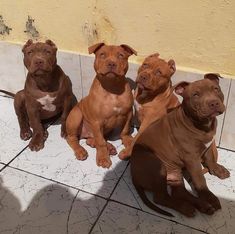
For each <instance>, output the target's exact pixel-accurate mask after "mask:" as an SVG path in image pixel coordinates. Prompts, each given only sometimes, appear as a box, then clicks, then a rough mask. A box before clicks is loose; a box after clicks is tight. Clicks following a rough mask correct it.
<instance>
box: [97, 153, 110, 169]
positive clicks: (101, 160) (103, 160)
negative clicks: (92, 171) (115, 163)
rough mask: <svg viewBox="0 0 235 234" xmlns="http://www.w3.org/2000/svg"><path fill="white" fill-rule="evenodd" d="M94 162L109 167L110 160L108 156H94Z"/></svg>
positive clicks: (99, 165)
mask: <svg viewBox="0 0 235 234" xmlns="http://www.w3.org/2000/svg"><path fill="white" fill-rule="evenodd" d="M96 164H97V166H98V167H103V168H110V166H111V165H112V162H111V160H110V157H109V156H106V157H105V156H98V155H97V156H96Z"/></svg>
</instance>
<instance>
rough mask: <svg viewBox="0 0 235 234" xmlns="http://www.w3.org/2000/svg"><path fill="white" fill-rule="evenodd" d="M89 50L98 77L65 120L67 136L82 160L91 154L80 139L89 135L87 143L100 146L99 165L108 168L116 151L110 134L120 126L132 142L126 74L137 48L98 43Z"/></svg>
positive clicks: (126, 140) (122, 135) (123, 137)
mask: <svg viewBox="0 0 235 234" xmlns="http://www.w3.org/2000/svg"><path fill="white" fill-rule="evenodd" d="M89 53H94V54H95V63H94V68H95V71H96V77H95V78H94V80H93V83H92V86H91V88H90V91H89V94H88V96H86V97H84V98H83V99H82V100H81V101H80V102H79V103H78V104H77V105H76V106H75V107H74V108H73V109H72V111H71V112H70V114H69V116H68V118H67V120H66V128H67V130H68V136H67V138H66V139H67V142H68V144H69V145H70V146H71V148H72V149H73V151H74V153H75V155H76V157H77V159H79V160H85V159H86V158H87V156H88V153H87V151H86V150H85V149H84V148H83V147H82V146H81V145H80V144H79V140H80V139H82V138H85V139H87V140H86V143H87V144H88V145H90V146H91V147H95V148H96V149H97V154H96V163H97V165H98V166H101V167H103V168H109V167H110V166H111V164H112V162H111V160H110V155H114V154H116V153H117V151H116V149H115V147H114V146H113V145H112V144H110V143H109V142H107V136H108V134H109V133H110V132H112V131H113V130H114V129H117V128H118V129H120V130H121V132H120V138H121V140H122V143H123V144H124V146H125V147H128V145H130V144H131V142H132V137H131V135H130V121H131V118H132V106H133V95H132V93H131V88H130V86H129V84H128V82H127V79H126V77H125V74H126V72H127V70H128V58H129V56H131V55H132V54H136V52H135V50H133V49H132V48H131V47H129V46H128V45H120V46H114V45H105V44H104V43H98V44H95V45H93V46H91V47H89Z"/></svg>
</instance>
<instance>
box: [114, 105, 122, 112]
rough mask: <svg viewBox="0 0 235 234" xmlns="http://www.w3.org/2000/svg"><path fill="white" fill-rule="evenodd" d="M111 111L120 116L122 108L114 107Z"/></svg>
mask: <svg viewBox="0 0 235 234" xmlns="http://www.w3.org/2000/svg"><path fill="white" fill-rule="evenodd" d="M113 110H114V111H115V112H116V113H118V114H120V113H121V111H122V108H121V107H116V106H115V107H114V108H113Z"/></svg>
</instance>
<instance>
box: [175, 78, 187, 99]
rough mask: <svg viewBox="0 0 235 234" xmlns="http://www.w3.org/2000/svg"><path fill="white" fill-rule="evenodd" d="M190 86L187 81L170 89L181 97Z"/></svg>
mask: <svg viewBox="0 0 235 234" xmlns="http://www.w3.org/2000/svg"><path fill="white" fill-rule="evenodd" d="M189 84H190V82H187V81H181V82H179V83H178V84H176V85H174V86H173V87H172V88H173V90H175V93H176V94H178V95H180V96H182V95H183V93H184V90H185V89H186V87H187V86H188V85H189Z"/></svg>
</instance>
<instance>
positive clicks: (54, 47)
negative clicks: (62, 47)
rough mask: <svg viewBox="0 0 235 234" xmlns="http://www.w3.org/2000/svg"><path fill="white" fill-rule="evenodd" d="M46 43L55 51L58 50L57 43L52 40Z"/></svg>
mask: <svg viewBox="0 0 235 234" xmlns="http://www.w3.org/2000/svg"><path fill="white" fill-rule="evenodd" d="M45 43H46V44H47V45H49V46H51V47H52V48H53V49H55V50H57V47H56V45H55V43H54V42H53V41H51V40H46V41H45Z"/></svg>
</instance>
